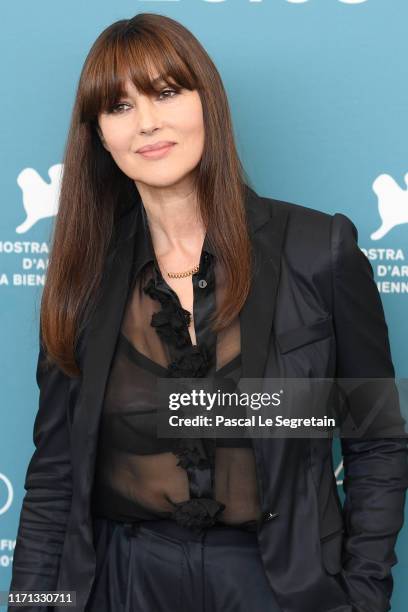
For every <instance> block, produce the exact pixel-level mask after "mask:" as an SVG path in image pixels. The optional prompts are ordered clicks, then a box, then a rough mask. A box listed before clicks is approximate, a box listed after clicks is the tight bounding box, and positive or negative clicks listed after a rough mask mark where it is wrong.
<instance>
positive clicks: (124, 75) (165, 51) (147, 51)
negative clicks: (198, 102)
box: [81, 28, 198, 122]
mask: <svg viewBox="0 0 408 612" xmlns="http://www.w3.org/2000/svg"><path fill="white" fill-rule="evenodd" d="M93 58H94V59H93V65H91V63H90V64H89V65H86V67H85V69H84V73H83V75H82V80H83V84H82V87H83V90H84V96H83V107H82V109H81V117H82V121H84V122H88V121H89V122H94V121H97V117H98V115H99V114H100V113H103V112H109V111H110V109H111V108H112V107H113V106H114V104H115V103H117V102H118V100H120V99H121V98H123V97H126V95H127V90H126V83H127V82H128V81H130V82H131V83H133V85H134V86H135V87H136V88H137V90H138V91H140V92H142V93H144V94H145V95H155V94H157V93H158V92H159V91H160V90H161V89H162V88H163V86H164V85H168V86H172V87H176V88H180V89H181V88H184V89H189V90H193V89H197V88H198V79H197V77H196V76H195V75H194V74H193V72H192V70H191V67H190V66H189V65H188V63H187V61H186V59H185V58H183V57H182V55H181V54H180V53H178V51H177V49H176V48H175V46H174V44H172V43H171V41H170V40H167V39H166V38H163V34H162V33H161V36H160V38H158V37H156V36H155V35H154V33H153V32H149V31H148V32H146V30H144V29H143V30H142V31H141V32H139V31H138V30H137V29H136V28H132V29H129V28H127V29H125V30H123V29H122V30H121V31H117V32H116V33H115V36H112V37H111V38H110V40H109V41H106V40H105V44H104V45H103V46H101V48H100V53H98V54H96V55H94V56H93Z"/></svg>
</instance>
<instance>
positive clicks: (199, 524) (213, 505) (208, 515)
mask: <svg viewBox="0 0 408 612" xmlns="http://www.w3.org/2000/svg"><path fill="white" fill-rule="evenodd" d="M171 503H172V504H173V505H174V506H175V510H174V512H173V513H172V515H171V516H172V518H173V519H174V520H175V521H176V522H177V523H178V524H179V525H182V526H183V527H189V528H190V529H202V528H205V527H211V526H212V525H214V524H215V523H216V520H217V516H218V515H219V514H220V512H222V511H223V510H224V508H225V504H223V503H221V502H218V501H217V500H215V499H212V498H209V497H196V498H193V499H188V500H186V501H183V502H178V503H176V502H171Z"/></svg>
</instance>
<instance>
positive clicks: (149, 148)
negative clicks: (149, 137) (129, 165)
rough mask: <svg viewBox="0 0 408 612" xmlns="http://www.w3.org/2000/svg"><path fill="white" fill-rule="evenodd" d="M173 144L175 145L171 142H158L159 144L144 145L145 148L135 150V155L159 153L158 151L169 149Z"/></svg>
mask: <svg viewBox="0 0 408 612" xmlns="http://www.w3.org/2000/svg"><path fill="white" fill-rule="evenodd" d="M173 144H175V143H174V142H171V141H170V140H160V141H159V142H155V143H154V144H151V145H146V146H145V147H141V148H140V149H138V150H137V153H146V152H148V151H159V150H160V149H165V148H166V147H169V146H171V145H173Z"/></svg>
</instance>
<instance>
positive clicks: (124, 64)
mask: <svg viewBox="0 0 408 612" xmlns="http://www.w3.org/2000/svg"><path fill="white" fill-rule="evenodd" d="M152 66H154V68H155V69H156V71H157V72H158V74H159V75H160V76H161V77H162V78H163V79H164V80H165V81H166V82H167V83H169V79H171V80H172V81H173V83H174V82H175V83H176V84H177V85H178V86H179V87H182V88H185V89H189V90H197V91H198V92H199V95H200V98H201V102H202V107H203V118H204V129H205V144H204V151H203V155H202V158H201V160H200V163H199V165H198V166H197V168H196V174H195V181H196V183H195V185H196V193H197V200H198V205H199V209H200V213H201V218H202V220H203V224H204V226H205V227H206V229H207V234H208V236H209V239H210V241H211V243H212V245H213V247H214V249H215V252H216V254H217V257H219V259H220V262H221V264H222V265H223V267H224V270H225V279H226V281H225V282H226V296H225V300H224V301H223V303H222V304H221V306H220V307H218V309H217V313H216V318H215V320H214V330H216V331H219V330H220V329H222V328H223V327H224V326H226V325H228V323H229V322H231V321H232V320H233V318H234V317H235V316H236V315H237V314H238V312H239V311H240V310H241V308H242V306H243V304H244V302H245V300H246V297H247V295H248V292H249V288H250V276H251V257H252V253H251V243H250V237H249V234H248V225H247V218H246V214H245V206H244V198H245V184H249V180H248V177H247V176H246V174H245V171H244V169H243V167H242V165H241V162H240V160H239V157H238V154H237V151H236V147H235V143H234V134H233V126H232V121H231V116H230V110H229V106H228V100H227V96H226V93H225V90H224V87H223V84H222V81H221V77H220V75H219V73H218V71H217V69H216V67H215V65H214V63H213V62H212V60H211V58H210V57H209V55H208V54H207V52H206V51H205V49H204V48H203V47H202V45H201V44H200V42H199V41H198V40H197V39H196V38H195V37H194V36H193V34H192V33H191V32H190V31H189V30H187V29H186V28H185V27H184V26H183V25H181V24H180V23H179V22H177V21H175V20H173V19H170V18H169V17H166V16H164V15H159V14H154V13H140V14H138V15H136V16H135V17H133V18H132V19H122V20H120V21H117V22H115V23H113V24H112V25H110V26H109V27H108V28H106V29H105V30H104V31H103V32H102V33H101V34H100V35H99V36H98V38H97V39H96V41H95V42H94V44H93V46H92V48H91V49H90V51H89V53H88V55H87V57H86V60H85V63H84V66H83V68H82V72H81V75H80V78H79V83H78V87H77V92H76V99H75V103H74V107H73V111H72V116H71V123H70V127H69V132H68V136H67V142H66V145H65V150H64V156H63V174H62V178H61V190H60V196H59V210H58V214H57V216H56V218H55V224H54V227H53V231H52V246H51V253H50V258H49V267H48V271H47V278H46V283H45V287H44V290H43V294H42V299H41V313H40V330H41V331H40V337H41V339H42V345H43V347H44V350H45V353H46V355H47V360H48V362H49V363H52V362H54V363H56V364H57V365H58V366H59V367H60V368H61V370H62V371H63V372H65V374H67V375H68V376H78V375H80V370H79V368H78V365H77V363H76V360H75V348H76V342H77V340H78V336H79V331H80V327H81V324H82V323H83V321H84V317H85V313H86V312H88V311H89V309H90V310H91V309H92V305H93V304H94V303H95V300H96V296H97V289H98V286H99V284H100V281H101V278H102V273H103V269H104V262H105V259H106V255H107V253H108V250H109V247H110V246H111V244H112V241H113V240H114V238H115V227H116V222H117V220H118V218H119V217H120V215H121V214H122V213H123V209H124V207H126V203H127V206H129V204H130V205H131V203H132V201H133V202H134V201H135V198H136V197H137V196H138V192H137V189H136V186H135V183H134V181H133V180H132V179H131V178H129V177H128V176H127V175H125V174H124V173H123V172H122V171H121V170H120V169H119V167H118V166H117V164H116V163H115V161H114V160H113V158H112V157H111V155H110V153H109V152H108V151H107V150H106V149H105V148H104V147H103V145H102V142H101V139H100V132H99V131H98V121H97V118H98V115H99V113H101V112H103V111H107V110H109V109H111V108H112V106H113V105H114V104H115V102H116V101H117V100H118V99H119V98H121V97H122V96H124V95H126V92H125V89H124V87H125V81H126V80H127V79H130V80H131V81H132V82H133V84H134V85H135V86H136V87H137V88H138V89H139V90H140V91H142V92H143V93H145V94H148V95H157V88H156V86H155V85H153V84H152V82H151V67H152ZM172 86H173V84H172Z"/></svg>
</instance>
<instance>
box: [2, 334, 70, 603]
mask: <svg viewBox="0 0 408 612" xmlns="http://www.w3.org/2000/svg"><path fill="white" fill-rule="evenodd" d="M44 358H45V355H44V351H43V348H42V342H41V332H40V351H39V355H38V361H37V371H36V380H37V384H38V387H39V389H40V396H39V408H38V412H37V415H36V418H35V421H34V431H33V440H34V445H35V450H34V454H33V455H32V458H31V460H30V462H29V465H28V468H27V473H26V477H25V483H24V488H25V490H26V494H25V496H24V499H23V503H22V508H21V512H20V519H19V526H18V532H17V537H16V546H15V550H14V557H13V565H12V578H11V584H10V590H19V591H21V590H27V591H44V590H55V589H56V585H57V579H58V572H59V561H60V557H61V553H62V547H63V543H64V538H65V532H66V527H67V521H68V516H69V512H70V508H71V498H72V477H71V457H70V443H69V439H70V436H69V421H68V405H69V402H68V397H69V387H70V382H71V380H75V379H71V378H69V377H67V376H66V375H65V374H64V373H63V372H62V371H61V370H60V369H59V368H58V367H57V366H56V365H55V364H53V365H52V366H51V367H48V369H46V367H45V363H44ZM46 609H49V608H47V607H46V606H41V605H36V606H34V605H33V606H30V607H28V606H25V607H24V610H29V611H33V612H34V611H36V612H39V611H40V610H46ZM14 610H15V607H9V609H8V611H9V612H12V611H14Z"/></svg>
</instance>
